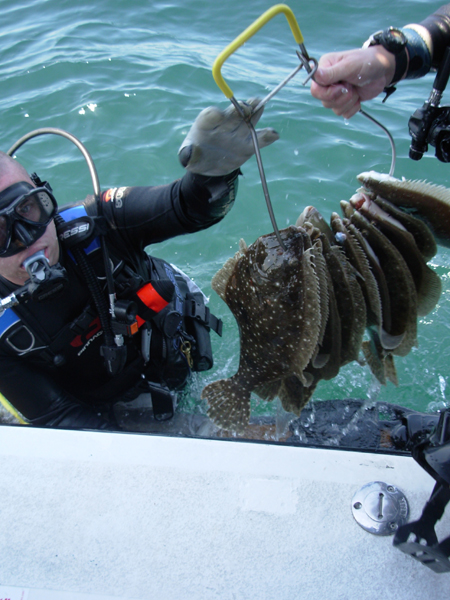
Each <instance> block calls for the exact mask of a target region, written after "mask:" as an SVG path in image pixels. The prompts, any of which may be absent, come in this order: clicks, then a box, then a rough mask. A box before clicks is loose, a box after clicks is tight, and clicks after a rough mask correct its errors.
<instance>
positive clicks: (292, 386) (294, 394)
mask: <svg viewBox="0 0 450 600" xmlns="http://www.w3.org/2000/svg"><path fill="white" fill-rule="evenodd" d="M316 385H317V383H316V384H315V385H310V386H309V387H305V386H304V385H303V384H302V382H301V381H300V379H299V378H298V377H297V376H296V375H291V376H290V377H286V378H285V379H283V381H282V382H281V385H280V389H279V392H278V397H279V398H280V401H281V405H282V407H283V408H284V410H285V411H286V412H291V413H294V414H295V415H297V416H298V415H299V414H300V413H301V411H302V408H303V407H304V406H305V405H306V404H307V403H308V400H309V399H310V398H311V396H312V395H313V393H314V390H315V389H316Z"/></svg>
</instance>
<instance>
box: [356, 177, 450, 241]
mask: <svg viewBox="0 0 450 600" xmlns="http://www.w3.org/2000/svg"><path fill="white" fill-rule="evenodd" d="M357 179H358V181H360V182H361V183H362V184H363V185H364V187H365V188H366V189H367V190H370V191H371V192H374V193H376V194H378V196H381V198H384V199H385V200H389V202H392V204H395V206H397V207H399V208H402V209H404V210H406V211H407V212H412V213H413V214H414V215H416V216H417V217H419V218H420V219H422V220H424V221H425V222H426V223H427V225H428V226H429V227H430V229H431V230H432V232H433V234H434V236H435V237H436V239H437V240H438V242H439V243H440V244H441V245H442V246H447V247H450V234H449V232H450V189H448V188H446V187H444V186H442V185H435V184H432V183H427V182H426V181H411V180H408V179H402V180H400V179H396V178H395V177H391V176H389V175H386V174H383V173H377V172H375V171H368V172H365V173H360V174H359V175H358V177H357Z"/></svg>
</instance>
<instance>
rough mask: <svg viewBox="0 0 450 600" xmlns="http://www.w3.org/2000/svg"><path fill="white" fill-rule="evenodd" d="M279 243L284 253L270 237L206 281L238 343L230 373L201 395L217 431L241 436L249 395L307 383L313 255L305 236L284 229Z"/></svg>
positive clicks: (312, 347)
mask: <svg viewBox="0 0 450 600" xmlns="http://www.w3.org/2000/svg"><path fill="white" fill-rule="evenodd" d="M280 235H281V237H282V240H283V242H284V245H285V247H286V249H285V250H283V249H282V248H281V246H280V244H279V242H278V240H277V237H276V236H275V234H274V233H271V234H267V235H264V236H261V237H260V238H258V239H257V240H256V241H255V242H254V243H253V244H251V245H250V246H249V247H248V248H247V247H246V246H245V245H244V244H241V250H240V252H238V253H236V255H235V256H234V257H232V258H230V259H229V260H228V261H227V262H226V263H225V265H224V266H223V268H222V269H221V270H220V271H218V273H217V274H216V275H215V276H214V278H213V281H212V287H213V289H214V290H215V291H216V292H217V293H218V294H219V296H220V297H221V298H222V299H223V300H224V301H225V303H226V304H227V305H228V307H229V308H230V310H231V312H232V313H233V315H234V317H235V319H236V321H237V323H238V326H239V335H240V357H239V368H238V371H237V373H235V374H234V375H233V376H232V377H230V378H228V379H222V380H219V381H215V382H213V383H211V384H209V385H207V386H206V387H205V388H204V389H203V391H202V398H203V399H206V400H207V402H208V405H209V409H208V415H209V417H210V418H211V419H212V421H213V422H214V423H215V424H216V425H218V426H219V427H221V428H223V429H233V430H236V431H241V430H242V429H243V428H244V427H245V426H246V425H247V423H248V421H249V417H250V394H251V392H252V391H255V390H260V391H263V390H265V389H266V390H267V389H268V388H269V389H270V388H271V387H272V389H271V393H270V395H269V396H271V397H273V396H274V394H275V393H276V392H277V391H278V388H279V387H280V386H281V384H282V382H283V380H285V379H289V378H291V377H294V381H295V382H296V381H297V380H298V381H299V382H300V383H301V384H303V385H306V386H307V385H308V384H309V383H311V382H312V380H311V377H308V376H306V375H305V374H304V373H303V372H304V369H305V367H306V366H307V365H308V363H309V361H310V359H311V357H312V356H313V354H314V352H315V351H316V347H317V343H318V338H319V328H320V323H321V314H320V302H319V284H318V278H317V276H316V272H315V265H314V253H313V249H312V247H311V242H310V238H309V236H308V235H307V233H306V232H305V230H304V229H302V228H298V227H294V226H291V227H288V228H287V229H284V230H282V231H281V232H280ZM294 387H295V386H294ZM287 393H289V391H288V392H287ZM267 399H271V398H270V397H268V398H267Z"/></svg>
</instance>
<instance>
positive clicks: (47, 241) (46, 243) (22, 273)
mask: <svg viewBox="0 0 450 600" xmlns="http://www.w3.org/2000/svg"><path fill="white" fill-rule="evenodd" d="M23 180H24V177H23V173H14V169H13V170H12V172H11V173H10V174H8V176H3V177H2V178H1V182H0V192H1V191H3V190H5V189H6V188H8V187H9V186H11V185H13V184H14V183H19V182H20V181H23ZM30 183H32V182H31V181H30ZM39 250H43V251H44V253H45V256H46V257H47V259H48V261H49V263H50V265H54V264H56V263H57V262H58V260H59V243H58V238H57V235H56V227H55V223H54V221H50V223H49V224H48V225H47V227H46V229H45V232H44V234H43V235H42V236H41V237H40V238H39V239H37V240H36V241H35V242H34V243H33V244H32V245H31V246H29V247H28V248H24V249H23V250H22V251H21V252H18V253H17V254H14V255H13V256H0V275H1V276H2V277H4V278H5V279H7V280H8V281H10V282H11V283H14V284H16V285H23V284H24V283H25V282H26V281H27V280H28V279H29V276H28V273H27V270H26V269H25V267H24V266H23V261H24V260H25V259H27V258H28V257H29V256H31V255H32V254H35V253H36V252H39Z"/></svg>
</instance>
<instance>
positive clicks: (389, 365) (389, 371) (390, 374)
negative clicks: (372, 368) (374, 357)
mask: <svg viewBox="0 0 450 600" xmlns="http://www.w3.org/2000/svg"><path fill="white" fill-rule="evenodd" d="M384 366H385V369H386V379H388V380H389V381H390V382H391V383H393V384H394V385H398V377H397V369H396V368H395V362H394V357H393V356H392V354H391V353H390V352H389V353H388V354H387V355H386V357H385V359H384Z"/></svg>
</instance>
